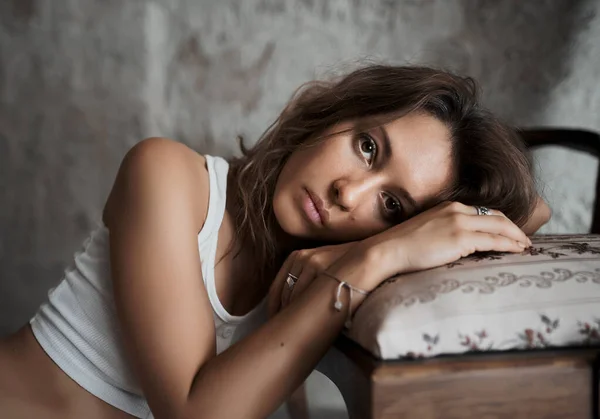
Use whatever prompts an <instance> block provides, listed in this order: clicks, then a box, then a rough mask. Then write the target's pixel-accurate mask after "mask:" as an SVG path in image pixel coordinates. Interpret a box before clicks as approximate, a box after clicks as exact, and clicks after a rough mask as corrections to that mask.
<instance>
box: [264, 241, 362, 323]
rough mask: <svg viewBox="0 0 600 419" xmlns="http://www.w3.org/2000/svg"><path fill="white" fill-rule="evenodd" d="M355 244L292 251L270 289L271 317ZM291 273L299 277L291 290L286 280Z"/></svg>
mask: <svg viewBox="0 0 600 419" xmlns="http://www.w3.org/2000/svg"><path fill="white" fill-rule="evenodd" d="M355 244H356V242H349V243H343V244H337V245H331V246H323V247H317V248H315V249H303V250H297V251H295V252H292V253H291V254H290V255H289V256H288V258H287V259H286V260H285V262H284V263H283V265H282V267H281V269H280V270H279V272H278V273H277V276H276V277H275V280H274V281H273V283H272V284H271V287H270V289H269V296H268V311H269V317H272V316H273V315H275V314H276V313H278V312H279V311H281V310H282V309H283V308H285V307H286V306H287V305H289V304H290V303H291V302H292V301H294V299H295V298H297V297H298V295H300V294H302V292H303V291H304V290H305V289H306V288H307V287H308V286H309V285H310V284H311V283H312V282H313V280H314V279H315V278H316V277H317V276H318V275H319V274H320V273H321V272H323V271H324V270H325V269H327V268H328V267H329V266H331V264H332V263H334V262H335V261H337V260H338V259H339V258H340V257H342V256H343V255H345V254H346V253H347V252H348V250H350V249H351V248H352V246H354V245H355ZM290 273H291V274H292V275H294V276H296V277H297V278H298V279H297V281H296V283H295V285H294V286H293V288H292V289H291V290H290V288H289V286H288V284H287V282H286V280H287V278H288V274H290Z"/></svg>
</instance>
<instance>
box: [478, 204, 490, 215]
mask: <svg viewBox="0 0 600 419" xmlns="http://www.w3.org/2000/svg"><path fill="white" fill-rule="evenodd" d="M475 209H476V210H477V215H492V211H490V209H489V208H488V207H480V206H477V205H475Z"/></svg>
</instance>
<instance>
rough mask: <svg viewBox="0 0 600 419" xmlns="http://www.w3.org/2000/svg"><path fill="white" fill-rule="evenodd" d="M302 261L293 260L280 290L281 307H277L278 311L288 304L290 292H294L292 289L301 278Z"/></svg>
mask: <svg viewBox="0 0 600 419" xmlns="http://www.w3.org/2000/svg"><path fill="white" fill-rule="evenodd" d="M303 259H304V258H301V257H296V258H295V259H294V262H293V263H292V267H291V269H290V271H289V272H288V273H287V275H286V277H285V279H284V283H283V287H282V290H281V299H280V300H281V306H280V307H279V310H280V311H281V310H283V309H284V308H285V307H287V306H288V305H289V304H290V298H291V297H292V292H293V291H294V288H295V287H296V285H297V283H298V281H299V280H300V277H301V276H302V271H303V270H304V269H303V268H304V267H303V261H302V260H303ZM290 275H291V277H290Z"/></svg>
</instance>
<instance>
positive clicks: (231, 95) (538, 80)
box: [0, 0, 600, 336]
mask: <svg viewBox="0 0 600 419" xmlns="http://www.w3.org/2000/svg"><path fill="white" fill-rule="evenodd" d="M599 12H600V7H599V2H598V1H596V0H533V1H527V2H524V1H520V0H504V1H494V0H462V1H455V0H437V1H436V0H422V1H416V0H404V1H392V0H370V1H369V0H354V1H349V0H348V1H342V0H331V1H327V0H296V1H294V0H287V1H286V0H244V1H239V0H219V1H214V0H148V1H142V0H129V1H126V2H124V1H119V0H62V1H39V0H3V1H1V2H0V202H1V203H2V205H0V336H2V335H4V334H6V333H8V332H10V331H12V330H14V329H16V328H17V327H18V326H19V325H20V324H22V323H24V322H25V321H26V320H27V319H28V318H29V317H30V316H31V315H32V314H33V312H34V310H35V308H36V306H37V305H38V304H39V303H40V302H41V301H42V299H43V298H44V297H45V295H46V290H47V289H48V288H49V287H50V286H52V285H53V284H55V283H56V282H57V281H58V280H59V279H60V275H61V271H62V269H63V268H64V267H65V265H66V264H67V263H68V262H69V260H70V258H71V256H72V254H73V252H74V251H75V250H76V249H77V248H78V246H79V243H81V242H82V240H83V239H84V238H85V236H86V235H87V233H88V232H89V230H90V229H91V228H93V226H94V224H95V223H96V221H97V220H98V219H99V217H100V213H101V209H102V204H103V202H104V200H105V198H106V196H107V193H108V191H109V187H110V185H111V182H112V181H113V178H114V176H115V173H116V170H117V167H118V164H119V162H120V159H121V158H122V156H123V155H124V153H125V152H126V150H127V149H128V148H129V147H130V146H132V145H133V144H134V143H136V142H137V141H139V140H140V139H142V138H144V137H145V136H150V135H162V136H169V137H172V138H175V139H178V140H180V141H183V142H185V143H187V144H190V145H192V146H193V147H194V148H196V149H198V150H199V151H202V152H206V153H213V154H221V155H230V154H231V153H233V152H235V149H236V146H235V144H236V143H235V136H236V135H237V134H244V135H245V136H246V137H247V138H248V139H250V140H255V139H256V138H257V137H258V135H259V134H260V133H261V132H262V130H264V129H265V128H266V126H267V125H268V123H269V122H270V121H271V120H272V119H273V118H274V117H275V116H276V114H277V113H278V111H279V110H280V109H281V107H282V106H283V105H284V103H285V102H286V100H287V99H288V98H289V96H290V94H291V93H292V91H293V90H294V89H295V88H296V87H297V86H298V85H299V84H300V83H302V82H304V81H307V80H310V79H313V78H315V77H319V76H323V75H327V74H332V73H334V72H336V71H340V70H342V71H343V70H345V69H349V68H352V67H353V65H355V64H356V62H357V60H362V61H365V60H385V61H388V62H392V63H419V64H432V65H437V66H445V67H448V68H450V69H454V70H457V71H460V72H465V73H468V74H471V75H473V76H475V77H476V78H477V79H478V80H479V81H480V82H481V84H482V85H483V87H484V99H485V102H486V103H487V105H489V106H490V107H491V108H492V109H493V110H495V111H496V112H498V113H499V114H500V115H501V116H503V117H504V118H506V119H508V120H509V121H511V122H513V123H516V124H519V125H522V126H534V125H560V126H576V127H583V128H590V129H595V130H599V131H600V117H599V115H600V92H599V91H598V88H597V86H598V82H597V79H598V76H599V74H598V73H599V71H600V17H599V16H598V14H599ZM538 157H539V169H540V172H541V173H542V175H543V176H542V178H543V183H542V185H544V186H545V187H544V188H543V192H544V194H545V195H546V197H547V198H548V199H549V201H550V203H551V205H552V207H553V208H554V210H555V218H554V220H553V221H552V223H551V224H550V225H549V226H548V227H547V228H546V229H545V230H544V231H546V232H575V231H585V230H586V229H587V228H588V226H589V218H590V206H591V202H592V195H591V187H592V180H593V179H592V178H593V176H590V174H591V173H592V172H593V171H595V170H596V162H595V161H594V160H593V159H591V158H588V157H586V156H582V155H580V154H577V153H563V152H559V151H556V150H544V151H541V152H539V153H538ZM574 167H577V168H578V171H576V170H574V169H573V168H574Z"/></svg>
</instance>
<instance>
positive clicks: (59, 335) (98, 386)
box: [29, 156, 267, 418]
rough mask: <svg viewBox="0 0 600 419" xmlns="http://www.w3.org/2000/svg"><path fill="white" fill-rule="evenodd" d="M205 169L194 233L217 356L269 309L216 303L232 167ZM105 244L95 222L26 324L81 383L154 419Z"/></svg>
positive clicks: (219, 164) (216, 163)
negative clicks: (203, 199) (124, 335)
mask: <svg viewBox="0 0 600 419" xmlns="http://www.w3.org/2000/svg"><path fill="white" fill-rule="evenodd" d="M206 165H207V167H208V176H209V182H210V192H209V204H208V213H207V216H206V221H205V223H204V226H203V227H202V230H201V231H200V233H199V234H198V250H199V257H200V260H201V262H202V277H203V280H204V285H205V287H206V290H207V292H208V297H209V299H210V303H211V305H212V308H213V317H214V321H215V330H216V338H217V353H221V352H223V351H224V350H225V349H227V348H228V347H229V346H231V345H232V344H233V343H235V342H236V341H238V340H240V339H241V338H242V337H244V336H246V335H247V334H249V333H250V332H252V331H253V330H255V329H256V328H258V327H259V326H260V325H261V324H262V323H264V322H265V321H266V320H267V311H266V308H267V307H266V298H265V299H263V300H262V302H261V303H260V304H259V305H258V306H256V307H255V308H254V309H253V310H252V311H251V312H250V313H248V314H246V315H244V316H232V315H231V314H229V313H228V312H227V310H225V308H224V307H223V305H222V304H221V302H220V301H219V298H218V296H217V292H216V288H215V255H216V252H217V239H218V235H219V227H220V226H221V222H222V220H223V215H224V213H225V198H226V189H227V171H228V169H229V165H228V164H227V162H226V161H225V160H224V159H222V158H220V157H211V156H206ZM108 239H109V236H108V229H107V228H106V227H105V226H104V225H103V224H100V225H99V226H98V228H97V229H96V230H95V231H94V232H93V233H92V235H91V236H90V237H89V238H88V239H87V240H86V241H85V243H84V245H83V249H82V250H81V251H80V252H78V253H77V254H76V255H75V260H74V262H73V264H72V266H71V267H69V268H67V270H66V271H65V275H64V277H63V278H62V280H61V282H60V283H59V284H58V285H57V286H56V287H55V288H53V289H51V290H50V291H49V292H48V300H47V301H46V302H44V303H43V304H42V305H41V307H40V308H39V310H38V311H37V313H36V314H35V316H34V317H33V318H32V319H31V320H30V321H29V323H30V324H31V329H32V331H33V334H34V335H35V337H36V339H37V340H38V342H39V343H40V345H41V346H42V348H43V349H44V351H46V353H47V354H48V355H49V356H50V358H52V360H53V361H54V362H55V363H56V364H57V365H58V366H59V367H60V368H61V369H62V370H63V371H64V372H65V373H66V374H67V375H68V376H69V377H71V378H72V379H73V380H74V381H76V382H77V383H79V385H81V386H82V387H83V388H85V389H86V390H87V391H89V392H90V393H92V394H94V395H95V396H97V397H99V398H100V399H102V400H104V401H105V402H107V403H108V404H110V405H112V406H115V407H116V408H118V409H121V410H123V411H125V412H127V413H129V414H131V415H133V416H135V417H138V418H152V417H153V416H152V413H151V412H150V408H149V407H148V404H147V402H146V399H145V398H144V397H143V394H142V390H141V388H140V386H139V384H138V382H137V381H136V379H135V377H134V375H133V373H132V371H131V369H130V368H129V366H128V365H127V361H126V359H125V354H124V350H123V347H122V342H121V338H120V331H119V324H118V323H117V317H116V313H115V304H114V298H113V290H112V281H111V276H110V260H109V240H108Z"/></svg>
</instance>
